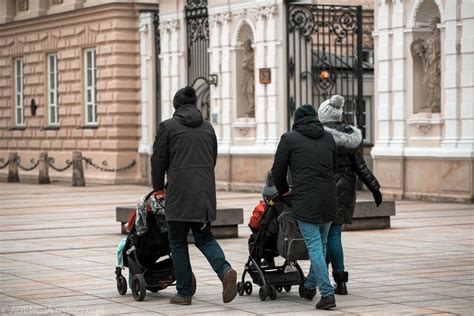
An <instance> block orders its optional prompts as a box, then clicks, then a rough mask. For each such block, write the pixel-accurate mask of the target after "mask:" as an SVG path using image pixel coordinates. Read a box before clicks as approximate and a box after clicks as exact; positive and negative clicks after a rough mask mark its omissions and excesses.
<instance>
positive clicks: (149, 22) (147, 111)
mask: <svg viewBox="0 0 474 316" xmlns="http://www.w3.org/2000/svg"><path fill="white" fill-rule="evenodd" d="M139 30H140V65H141V66H140V81H141V139H140V146H139V148H138V152H139V153H140V154H147V155H151V154H152V140H151V139H150V137H149V135H150V131H149V128H150V124H149V123H150V117H152V118H154V117H155V116H154V115H153V114H154V111H153V107H154V98H153V96H154V91H153V90H154V85H153V81H154V80H153V75H154V69H155V63H154V58H153V46H154V45H153V44H154V38H153V37H154V32H153V14H152V13H150V12H145V13H140V28H139Z"/></svg>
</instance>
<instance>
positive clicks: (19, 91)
mask: <svg viewBox="0 0 474 316" xmlns="http://www.w3.org/2000/svg"><path fill="white" fill-rule="evenodd" d="M18 62H19V63H20V67H18ZM13 63H14V67H13V68H14V80H15V84H14V87H15V93H14V105H15V106H14V115H13V117H14V120H15V126H16V127H24V126H25V100H24V63H23V57H17V58H15V59H13ZM18 77H20V78H18ZM18 83H20V85H19V86H18ZM18 101H20V103H18ZM18 113H20V116H18Z"/></svg>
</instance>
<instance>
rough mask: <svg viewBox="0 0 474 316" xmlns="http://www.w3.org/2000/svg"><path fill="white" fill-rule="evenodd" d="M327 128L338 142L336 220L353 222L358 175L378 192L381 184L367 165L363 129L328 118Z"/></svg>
mask: <svg viewBox="0 0 474 316" xmlns="http://www.w3.org/2000/svg"><path fill="white" fill-rule="evenodd" d="M323 125H324V129H325V130H326V131H327V132H329V133H331V134H332V136H333V137H334V140H335V141H336V145H337V152H338V158H337V174H336V182H337V213H336V218H335V219H334V223H336V224H351V223H352V217H353V215H354V209H355V203H356V179H357V178H356V175H357V176H359V178H360V179H361V180H362V182H364V184H365V185H366V186H367V188H368V189H369V190H370V191H372V192H374V191H377V190H379V189H380V185H379V183H378V181H377V179H376V178H375V176H374V174H373V173H372V172H371V171H370V169H369V168H368V167H367V165H366V163H365V161H364V157H363V155H362V151H361V148H360V146H361V143H362V133H361V131H360V130H359V129H357V128H356V127H354V126H351V125H344V124H343V123H341V122H325V123H323Z"/></svg>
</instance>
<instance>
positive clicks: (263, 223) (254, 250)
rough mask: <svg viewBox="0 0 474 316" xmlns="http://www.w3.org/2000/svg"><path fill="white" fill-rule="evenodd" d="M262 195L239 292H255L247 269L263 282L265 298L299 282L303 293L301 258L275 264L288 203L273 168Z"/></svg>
mask: <svg viewBox="0 0 474 316" xmlns="http://www.w3.org/2000/svg"><path fill="white" fill-rule="evenodd" d="M262 196H263V202H261V204H259V205H258V206H257V207H256V208H255V210H254V214H253V215H252V218H251V219H250V223H249V227H250V229H251V230H252V235H251V236H250V238H249V258H248V261H247V263H246V264H245V266H244V272H243V273H242V281H240V282H238V283H237V291H238V293H239V295H243V294H244V293H246V294H247V295H250V294H252V282H250V281H245V275H246V274H247V273H248V274H249V275H250V277H251V278H252V281H253V283H255V284H257V285H259V286H260V289H259V293H258V295H259V298H260V300H262V301H265V300H266V298H267V297H270V299H272V300H274V299H276V298H277V295H278V294H277V293H278V292H281V291H282V290H283V289H285V291H286V292H289V291H290V290H291V286H292V285H298V286H299V293H300V296H302V290H303V288H304V286H303V284H304V274H303V271H302V270H301V267H300V266H299V264H298V262H297V261H296V260H285V261H284V263H283V265H281V266H276V265H275V260H274V258H275V257H278V256H279V253H278V249H277V240H278V222H277V218H278V216H279V215H280V214H281V213H282V212H283V211H284V209H285V208H286V207H287V206H286V205H285V203H283V201H282V199H281V198H280V196H279V194H278V192H277V190H276V187H275V184H274V182H273V177H272V174H271V172H269V173H268V174H267V177H266V181H265V185H264V187H263V189H262ZM259 214H260V215H259Z"/></svg>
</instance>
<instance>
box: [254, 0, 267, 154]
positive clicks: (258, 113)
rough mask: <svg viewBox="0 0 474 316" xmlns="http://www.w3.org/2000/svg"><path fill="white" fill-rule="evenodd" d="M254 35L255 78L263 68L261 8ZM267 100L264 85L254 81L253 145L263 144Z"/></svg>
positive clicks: (263, 33) (262, 12) (263, 24)
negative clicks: (254, 132) (254, 133)
mask: <svg viewBox="0 0 474 316" xmlns="http://www.w3.org/2000/svg"><path fill="white" fill-rule="evenodd" d="M255 28H256V30H255V34H254V40H255V42H254V46H255V47H254V51H255V76H256V77H257V76H258V69H260V68H264V67H265V57H266V56H265V11H264V7H263V6H261V7H259V8H258V11H257V23H256V26H255ZM266 108H267V98H266V91H265V87H264V85H262V84H260V82H258V80H255V123H256V125H257V130H256V137H255V145H264V144H265V138H266V135H265V130H266V128H265V127H266V126H265V123H266V115H265V112H266V110H267V109H266Z"/></svg>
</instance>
